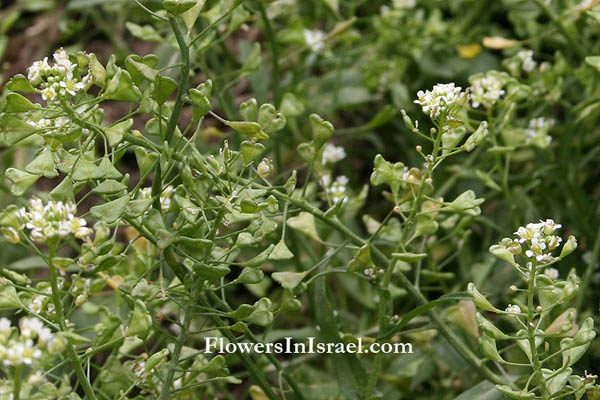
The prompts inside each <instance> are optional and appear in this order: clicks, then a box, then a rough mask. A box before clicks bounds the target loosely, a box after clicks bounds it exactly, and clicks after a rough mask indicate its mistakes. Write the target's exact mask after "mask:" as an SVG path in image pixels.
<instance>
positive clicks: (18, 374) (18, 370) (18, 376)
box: [12, 365, 23, 400]
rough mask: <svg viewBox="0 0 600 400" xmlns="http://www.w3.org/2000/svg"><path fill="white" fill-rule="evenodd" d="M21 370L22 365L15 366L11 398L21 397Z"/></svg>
mask: <svg viewBox="0 0 600 400" xmlns="http://www.w3.org/2000/svg"><path fill="white" fill-rule="evenodd" d="M22 372H23V366H22V365H17V366H16V367H15V379H14V383H15V387H14V388H13V397H12V398H13V400H19V399H20V398H21V375H22Z"/></svg>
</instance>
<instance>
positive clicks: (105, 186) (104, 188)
mask: <svg viewBox="0 0 600 400" xmlns="http://www.w3.org/2000/svg"><path fill="white" fill-rule="evenodd" d="M123 190H127V186H126V185H124V184H122V183H121V182H119V181H115V180H114V179H107V180H105V181H103V182H102V183H101V184H99V185H98V186H96V187H95V188H94V189H92V192H94V193H98V194H115V193H119V192H122V191H123Z"/></svg>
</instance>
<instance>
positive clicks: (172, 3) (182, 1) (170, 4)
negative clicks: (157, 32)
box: [162, 0, 196, 15]
mask: <svg viewBox="0 0 600 400" xmlns="http://www.w3.org/2000/svg"><path fill="white" fill-rule="evenodd" d="M195 5H196V0H163V2H162V6H163V8H164V9H165V10H167V11H168V12H170V13H171V14H173V15H181V14H183V13H184V12H186V11H188V10H189V9H191V8H192V7H194V6H195Z"/></svg>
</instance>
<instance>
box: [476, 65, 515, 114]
mask: <svg viewBox="0 0 600 400" xmlns="http://www.w3.org/2000/svg"><path fill="white" fill-rule="evenodd" d="M491 72H495V71H491ZM503 86H504V81H502V80H501V79H500V78H499V77H498V76H497V75H496V74H491V73H487V74H486V75H484V76H481V77H479V78H476V79H474V80H473V81H472V83H471V88H470V98H471V102H472V104H473V107H475V108H477V107H479V106H480V105H483V106H484V107H485V108H490V107H492V106H493V105H494V104H496V102H497V101H498V100H499V99H500V97H502V96H503V95H504V94H505V93H506V92H505V91H504V89H502V87H503Z"/></svg>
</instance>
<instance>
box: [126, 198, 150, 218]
mask: <svg viewBox="0 0 600 400" xmlns="http://www.w3.org/2000/svg"><path fill="white" fill-rule="evenodd" d="M151 205H152V199H139V200H130V201H129V203H127V207H126V208H125V213H126V214H127V216H129V217H133V218H137V217H140V216H142V215H143V214H144V213H145V212H146V210H148V208H150V206H151Z"/></svg>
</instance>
